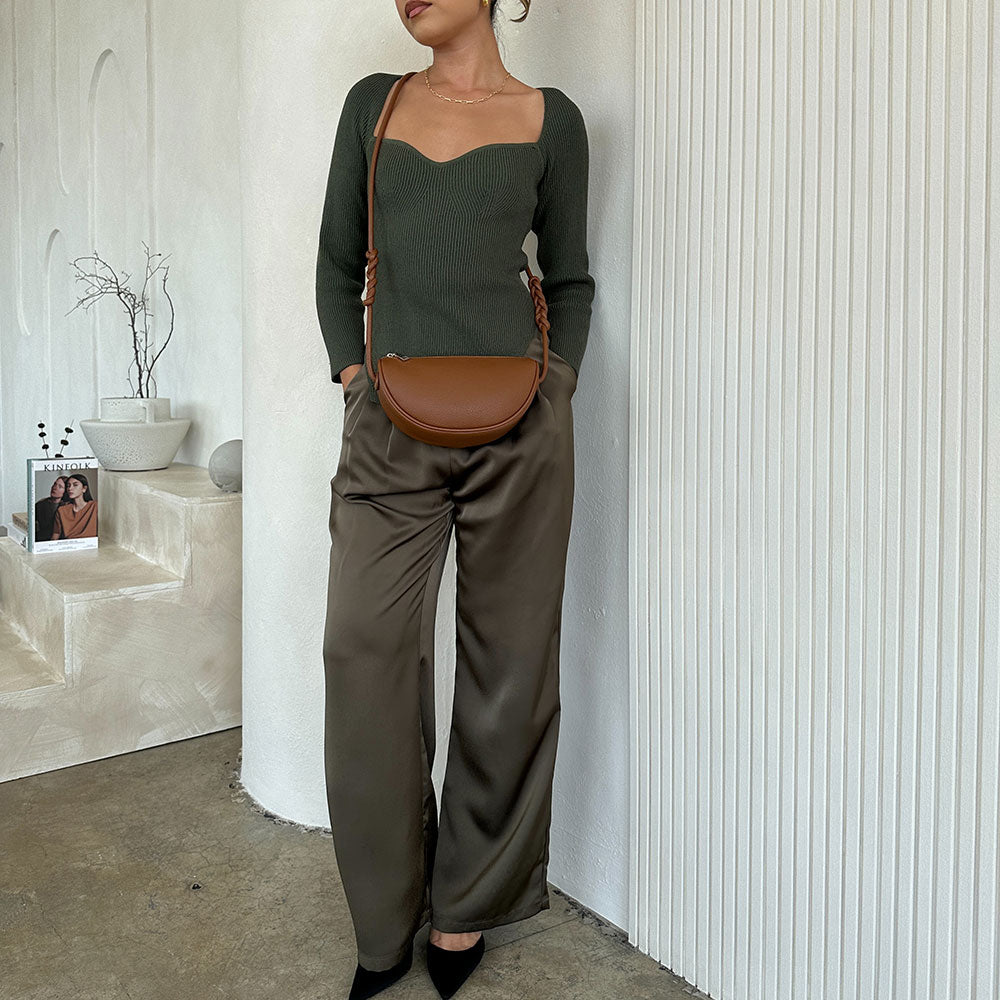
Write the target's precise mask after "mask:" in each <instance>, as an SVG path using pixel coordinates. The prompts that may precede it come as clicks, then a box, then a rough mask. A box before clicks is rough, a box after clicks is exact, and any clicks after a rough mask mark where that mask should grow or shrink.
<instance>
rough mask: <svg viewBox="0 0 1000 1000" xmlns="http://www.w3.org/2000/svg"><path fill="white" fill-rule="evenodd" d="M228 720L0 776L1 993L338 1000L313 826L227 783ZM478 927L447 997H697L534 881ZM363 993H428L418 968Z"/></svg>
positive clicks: (106, 999) (11, 998)
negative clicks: (168, 738)
mask: <svg viewBox="0 0 1000 1000" xmlns="http://www.w3.org/2000/svg"><path fill="white" fill-rule="evenodd" d="M241 738H242V729H240V728H236V729H230V730H227V731H225V732H221V733H213V734H211V735H209V736H202V737H198V738H196V739H191V740H186V741H184V742H180V743H171V744H168V745H166V746H162V747H154V748H151V749H148V750H140V751H137V752H135V753H130V754H124V755H121V756H118V757H111V758H108V759H105V760H99V761H94V762H92V763H89V764H81V765H78V766H76V767H67V768H62V769H61V770H58V771H51V772H49V773H47V774H38V775H32V776H31V777H27V778H21V779H18V780H16V781H8V782H4V783H2V784H0V845H2V850H0V998H2V1000H195V998H197V1000H209V998H218V1000H258V998H259V1000H264V998H267V1000H274V998H279V1000H345V998H346V996H347V993H348V990H349V988H350V984H351V979H352V977H353V974H354V967H355V963H356V960H357V958H356V951H355V943H354V931H353V928H352V926H351V921H350V915H349V912H348V910H347V903H346V901H345V899H344V895H343V890H342V888H341V884H340V877H339V875H338V872H337V867H336V863H335V857H334V852H333V841H332V839H331V837H330V834H329V831H322V830H318V829H307V828H304V827H300V826H298V825H295V824H292V823H288V822H285V821H283V820H280V819H278V818H276V817H274V816H272V815H270V814H268V813H266V812H264V811H262V810H260V809H259V807H257V806H256V805H255V804H254V803H253V802H252V800H251V799H250V798H249V796H248V795H247V794H246V793H245V792H244V791H243V790H242V788H241V785H240V783H239V767H240V760H239V757H240V747H241ZM550 891H551V895H552V908H551V909H550V910H547V911H543V912H542V913H539V914H537V915H535V916H534V917H531V918H530V919H528V920H523V921H520V922H519V923H516V924H508V925H506V926H503V927H497V928H493V929H491V930H488V931H486V932H485V933H486V939H487V950H486V954H485V956H484V958H483V961H482V963H481V964H480V966H479V968H478V969H477V970H476V971H475V973H474V974H473V975H472V977H471V978H470V979H469V980H468V982H467V983H466V984H465V986H463V988H462V989H461V990H460V992H459V994H458V997H460V998H461V1000H485V998H490V1000H549V998H556V997H558V998H565V1000H597V998H600V1000H653V998H655V1000H679V998H681V997H686V998H691V997H702V996H703V994H701V993H699V992H698V991H696V990H695V989H694V988H693V987H691V986H689V985H688V984H686V983H685V982H684V981H683V980H680V979H677V978H676V977H675V976H673V975H672V974H671V973H670V972H669V971H667V970H666V969H664V968H663V967H662V966H660V965H659V964H658V963H657V962H655V961H653V960H651V959H650V958H648V957H646V956H644V955H642V954H640V953H639V952H637V951H636V950H635V949H634V948H633V947H632V946H631V945H629V944H628V942H627V940H626V936H625V935H624V933H623V932H622V931H620V930H619V929H618V928H616V927H614V926H612V925H610V924H608V923H606V922H604V921H602V920H600V919H599V918H597V917H596V916H595V915H594V914H592V913H590V912H589V911H587V910H586V909H584V908H583V907H581V906H580V905H579V904H578V903H576V902H575V901H574V900H572V899H570V898H569V897H567V896H565V895H564V894H562V893H560V892H558V891H557V890H555V889H554V888H552V887H551V886H550ZM427 935H428V927H427V926H424V927H423V928H422V929H421V931H420V932H419V934H418V935H417V937H416V940H415V945H414V957H413V968H412V969H411V970H410V972H409V974H408V975H407V976H406V977H405V978H404V979H403V980H401V981H400V982H399V983H397V984H395V985H394V986H393V987H391V988H390V989H388V990H385V991H384V992H383V993H381V994H380V995H379V996H380V997H384V998H385V1000H416V998H425V1000H436V998H437V993H436V991H435V990H434V987H433V985H432V983H431V981H430V978H429V977H428V975H427V971H426V968H425V966H424V957H423V956H424V951H425V948H426V942H427Z"/></svg>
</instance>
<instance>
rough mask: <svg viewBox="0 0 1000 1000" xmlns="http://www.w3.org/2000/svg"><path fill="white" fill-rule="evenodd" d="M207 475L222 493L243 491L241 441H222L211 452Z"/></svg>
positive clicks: (237, 439) (236, 439)
mask: <svg viewBox="0 0 1000 1000" xmlns="http://www.w3.org/2000/svg"><path fill="white" fill-rule="evenodd" d="M208 474H209V475H210V476H211V477H212V482H213V483H215V485H216V486H218V487H219V489H220V490H222V491H223V492H224V493H239V492H240V491H241V490H242V489H243V441H242V440H241V439H240V438H234V439H233V440H232V441H223V443H222V444H220V445H219V447H218V448H216V449H215V451H213V452H212V457H211V458H210V459H209V460H208Z"/></svg>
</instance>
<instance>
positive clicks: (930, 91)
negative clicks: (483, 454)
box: [629, 0, 1000, 1000]
mask: <svg viewBox="0 0 1000 1000" xmlns="http://www.w3.org/2000/svg"><path fill="white" fill-rule="evenodd" d="M639 17H640V22H639V28H640V30H639V36H638V37H639V47H638V51H639V54H640V58H639V60H638V63H637V81H638V85H639V92H638V95H637V112H638V115H639V118H640V120H643V119H644V120H645V123H646V126H647V129H648V139H647V141H645V142H643V143H641V144H639V145H638V146H637V156H636V167H637V187H636V193H637V200H636V206H635V208H636V215H635V218H636V235H637V242H636V257H635V275H636V288H637V295H636V299H635V302H634V312H633V318H634V322H633V329H634V330H635V335H634V340H633V348H634V357H635V361H636V367H637V368H639V369H640V370H642V371H643V372H644V373H645V375H644V377H643V378H640V379H639V380H638V384H637V389H636V392H635V397H634V398H635V411H634V420H633V422H632V426H631V428H630V452H631V459H632V463H631V470H630V493H631V501H632V502H631V517H630V524H631V534H630V551H631V569H632V572H631V574H630V577H631V579H630V591H631V593H632V596H633V604H632V629H631V630H630V632H631V636H632V638H633V640H634V642H633V648H632V662H633V676H632V681H631V687H632V689H633V690H634V691H635V699H636V704H635V709H636V715H635V723H636V727H637V742H636V745H635V747H634V752H633V757H632V772H633V779H632V781H633V789H634V792H633V796H634V801H633V812H632V821H633V826H632V831H633V842H632V844H631V846H630V850H629V854H630V856H632V857H633V859H634V862H633V865H634V867H633V871H632V876H631V893H630V901H631V914H630V925H632V926H633V928H634V929H633V940H635V941H636V942H637V943H638V945H639V947H640V948H641V949H642V950H644V951H648V952H649V953H650V954H652V955H653V956H654V957H657V958H659V959H660V960H661V961H662V962H663V963H664V964H665V965H667V966H669V967H670V968H671V969H673V970H674V971H675V972H677V973H679V974H680V975H682V976H683V977H684V978H685V979H687V980H689V981H690V982H692V983H694V984H696V985H697V986H698V987H700V988H701V989H702V990H704V991H706V992H707V993H709V994H710V995H712V996H714V997H725V998H727V1000H741V998H754V1000H756V998H760V997H775V998H789V1000H791V998H796V1000H798V998H804V997H808V998H810V1000H820V998H828V997H829V998H838V1000H839V998H852V1000H853V998H862V997H863V998H871V997H880V998H881V997H885V998H893V1000H904V998H915V1000H926V998H929V997H934V998H936V1000H946V998H953V997H954V998H976V1000H986V998H992V997H996V996H997V995H998V993H1000V982H998V964H1000V951H998V944H1000V899H998V895H1000V889H998V824H997V821H998V808H1000V793H998V789H1000V760H998V757H1000V686H998V684H1000V669H998V668H1000V406H998V396H1000V339H998V332H1000V243H998V235H997V234H998V233H1000V164H998V159H997V155H996V151H995V150H994V148H993V146H994V144H995V143H996V141H997V137H998V136H1000V74H998V72H997V69H996V66H997V65H998V62H1000V30H998V25H997V23H996V22H997V18H996V13H995V9H994V10H992V11H991V7H990V3H989V2H988V0H968V2H957V3H951V4H946V3H944V2H943V0H934V2H931V3H929V4H925V3H917V2H909V3H908V2H893V3H889V4H880V3H877V2H875V0H856V2H853V3H848V2H846V0H841V2H836V3H834V2H828V3H824V4H817V3H807V4H784V3H782V4H777V5H774V6H771V5H768V4H759V5H758V4H751V5H745V4H742V3H730V2H728V0H717V2H713V3H706V4H700V3H681V4H663V3H660V2H659V0H644V3H642V4H641V5H640V9H639Z"/></svg>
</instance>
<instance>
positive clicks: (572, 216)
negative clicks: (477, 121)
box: [316, 73, 594, 401]
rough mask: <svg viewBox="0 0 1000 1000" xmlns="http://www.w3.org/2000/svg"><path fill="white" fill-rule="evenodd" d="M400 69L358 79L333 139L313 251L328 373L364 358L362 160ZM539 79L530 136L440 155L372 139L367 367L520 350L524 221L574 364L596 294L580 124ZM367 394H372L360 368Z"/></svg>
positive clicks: (531, 316)
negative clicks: (539, 109)
mask: <svg viewBox="0 0 1000 1000" xmlns="http://www.w3.org/2000/svg"><path fill="white" fill-rule="evenodd" d="M400 76H402V74H401V73H372V74H370V75H368V76H366V77H363V78H362V79H361V80H358V81H357V83H355V84H354V85H353V86H352V87H351V89H350V90H349V91H348V93H347V96H346V98H345V100H344V105H343V110H342V111H341V116H340V123H339V125H338V127H337V134H336V137H335V140H334V146H333V156H332V159H331V163H330V173H329V179H328V181H327V188H326V201H325V204H324V207H323V217H322V222H321V225H320V235H319V254H318V258H317V263H316V306H317V312H318V315H319V322H320V328H321V330H322V334H323V339H324V341H325V343H326V348H327V352H328V354H329V358H330V368H331V375H332V378H333V381H334V382H340V372H341V371H342V370H343V369H344V368H346V367H347V366H348V365H352V364H364V360H365V307H364V305H363V304H362V298H363V296H364V289H365V267H366V263H367V262H366V260H365V252H366V250H367V249H368V218H367V210H368V170H369V166H370V164H371V156H372V151H373V149H374V146H375V126H376V123H377V122H378V118H379V115H380V114H381V113H382V107H383V105H384V104H385V99H386V97H387V96H388V93H389V89H390V88H391V86H392V84H393V83H394V82H395V81H396V80H398V79H399V78H400ZM540 89H541V91H542V93H543V94H544V95H545V117H544V120H543V125H542V131H541V135H540V136H539V139H538V140H537V141H536V142H495V143H488V144H486V145H484V146H478V147H476V148H475V149H471V150H469V151H468V152H467V153H464V154H462V155H461V156H458V157H455V158H453V159H450V160H443V161H438V160H433V159H430V158H429V157H427V156H425V155H424V154H423V153H421V152H419V151H418V150H417V149H416V148H415V147H414V146H412V145H410V144H409V143H407V142H405V141H404V140H402V139H391V138H383V140H382V145H381V147H380V148H379V154H378V164H377V166H376V168H375V213H374V244H375V248H376V249H377V250H378V264H377V269H376V282H375V299H374V302H373V305H372V331H373V338H372V344H373V351H372V364H373V365H377V362H378V359H379V358H380V357H383V356H384V355H386V354H388V353H389V352H395V353H397V354H403V355H407V356H410V357H414V356H425V355H432V354H478V355H484V354H492V355H500V354H514V355H521V354H524V352H525V351H526V350H527V349H528V345H529V343H530V341H531V339H532V337H535V336H538V326H537V324H536V323H535V308H534V302H533V301H532V298H531V293H530V292H529V290H528V287H527V283H526V277H525V278H522V277H521V271H522V270H523V269H524V268H525V266H526V265H527V264H528V257H527V254H526V253H525V252H524V250H523V249H522V245H523V243H524V239H525V237H526V236H527V234H528V231H529V230H532V231H534V232H535V234H536V235H537V237H538V252H537V257H538V264H539V267H540V269H541V275H540V277H541V279H542V291H543V292H544V293H545V300H546V303H547V305H548V318H549V323H550V329H549V346H550V347H551V349H552V350H553V351H555V352H556V353H557V354H559V355H561V356H562V357H564V358H565V359H566V360H567V361H568V362H569V363H570V364H571V365H572V366H573V369H574V370H575V371H576V372H579V370H580V363H581V361H582V360H583V355H584V351H585V349H586V346H587V337H588V334H589V329H590V318H591V304H592V302H593V298H594V279H593V277H592V276H591V275H590V273H589V260H588V255H587V187H588V167H589V164H588V155H589V151H588V142H587V131H586V127H585V125H584V120H583V115H582V114H581V113H580V109H579V108H578V107H577V106H576V104H574V103H573V101H571V100H570V99H569V98H568V97H567V96H566V95H565V94H564V93H563V92H562V91H561V90H559V89H558V88H557V87H541V88H540ZM533 270H534V269H533ZM365 377H367V372H366V373H365ZM369 396H370V398H371V399H372V400H373V401H374V400H376V399H377V396H376V394H375V388H374V385H373V384H372V382H371V380H370V379H369Z"/></svg>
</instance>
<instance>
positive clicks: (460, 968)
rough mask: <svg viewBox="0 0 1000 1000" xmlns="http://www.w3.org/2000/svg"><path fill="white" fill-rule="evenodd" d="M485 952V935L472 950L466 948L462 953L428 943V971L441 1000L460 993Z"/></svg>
mask: <svg viewBox="0 0 1000 1000" xmlns="http://www.w3.org/2000/svg"><path fill="white" fill-rule="evenodd" d="M485 950H486V936H485V935H484V934H480V935H479V940H478V941H477V942H476V943H475V944H474V945H473V946H472V947H471V948H464V949H463V950H461V951H449V950H448V949H447V948H439V947H438V946H437V945H436V944H431V942H430V941H428V942H427V971H428V972H429V973H430V975H431V981H432V982H433V983H434V986H435V988H436V989H437V991H438V993H439V994H440V995H441V1000H448V998H449V997H453V996H454V995H455V994H456V993H457V992H458V990H459V987H461V985H462V983H464V982H465V981H466V979H468V978H469V976H471V975H472V971H473V969H475V967H476V966H477V965H479V963H480V961H481V960H482V957H483V952H484V951H485Z"/></svg>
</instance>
